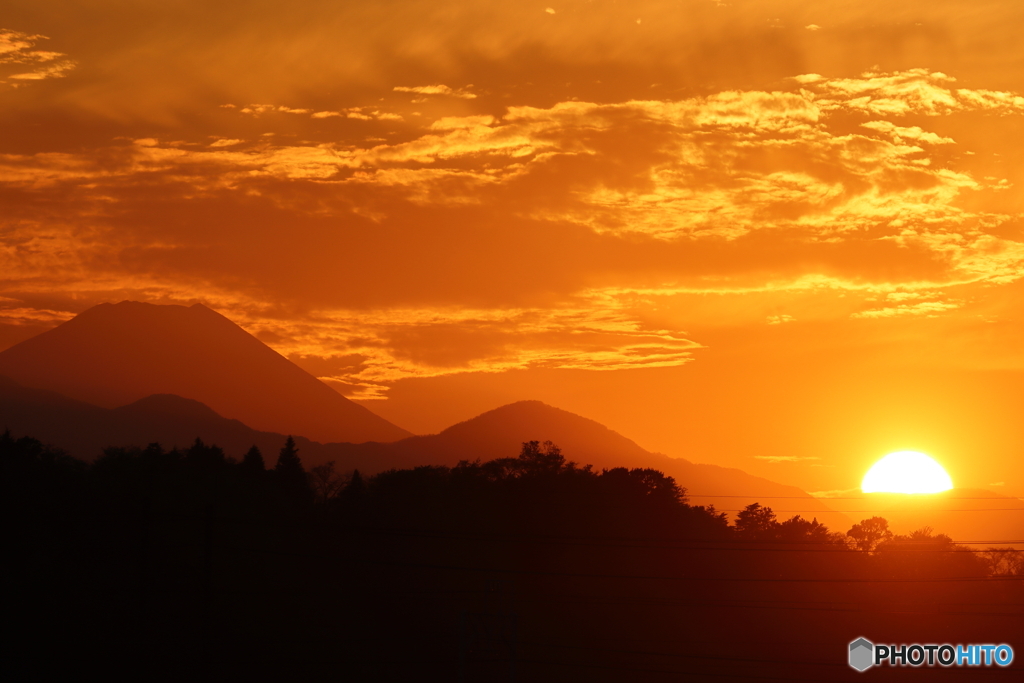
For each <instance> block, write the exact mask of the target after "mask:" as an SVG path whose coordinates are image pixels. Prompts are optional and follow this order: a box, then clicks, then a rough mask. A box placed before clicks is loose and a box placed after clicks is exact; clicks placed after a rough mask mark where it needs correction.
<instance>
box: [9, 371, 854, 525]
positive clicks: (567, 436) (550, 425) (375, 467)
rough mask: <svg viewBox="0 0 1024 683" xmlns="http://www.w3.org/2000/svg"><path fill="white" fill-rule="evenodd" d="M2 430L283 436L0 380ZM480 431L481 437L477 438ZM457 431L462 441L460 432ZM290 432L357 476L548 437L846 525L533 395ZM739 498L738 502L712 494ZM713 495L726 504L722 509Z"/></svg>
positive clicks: (137, 438)
mask: <svg viewBox="0 0 1024 683" xmlns="http://www.w3.org/2000/svg"><path fill="white" fill-rule="evenodd" d="M197 404H198V405H197ZM495 424H500V425H501V429H500V430H494V431H497V432H499V433H498V434H497V436H495V435H494V433H493V432H490V430H491V428H492V426H493V425H495ZM3 427H10V428H11V429H12V430H14V431H16V432H18V434H19V435H28V436H33V437H35V438H38V439H40V440H42V441H45V442H49V443H53V445H55V446H58V447H60V448H63V449H65V450H67V451H69V452H70V453H71V454H72V455H76V456H79V457H83V458H84V459H88V460H91V459H94V458H95V457H98V456H99V454H100V452H101V451H102V449H103V448H104V447H106V446H129V445H137V446H142V445H145V444H147V443H151V442H159V443H161V444H163V445H164V446H165V447H173V446H178V447H186V446H188V445H189V444H191V443H192V441H194V439H195V438H196V437H199V438H202V439H203V440H204V441H205V442H207V443H216V444H218V445H220V446H221V447H222V448H224V450H225V451H226V452H227V453H228V455H232V456H235V457H240V456H241V455H242V454H243V453H245V451H246V450H248V448H249V447H250V446H252V445H256V446H258V447H259V448H260V450H261V451H263V453H264V455H265V457H266V458H267V462H268V464H271V463H273V462H274V458H275V456H276V453H277V450H278V449H279V448H280V447H281V445H282V444H283V443H284V440H285V435H284V434H281V433H274V432H268V431H260V430H255V429H252V428H250V427H249V426H247V425H245V424H244V423H243V422H240V421H238V420H232V419H228V418H224V417H221V416H220V415H218V414H217V413H216V412H215V411H213V410H211V409H210V408H208V407H207V406H204V405H202V404H201V403H199V402H197V401H194V400H191V399H185V398H181V397H178V396H173V395H170V396H169V395H162V396H161V395H158V396H149V397H144V398H143V399H140V400H138V401H135V402H133V403H131V404H128V405H125V406H119V407H118V408H112V409H108V408H102V407H98V406H93V405H90V404H88V403H84V402H81V401H75V400H73V399H68V398H67V397H64V396H62V395H60V394H56V393H54V392H50V391H46V390H40V389H33V388H29V387H23V386H21V385H19V384H18V383H16V382H14V381H12V380H10V379H7V378H2V377H0V428H3ZM488 432H490V433H491V436H490V438H488V439H483V438H481V435H483V434H487V433H488ZM467 434H468V435H469V436H470V437H471V438H465V437H466V436H467ZM293 436H294V437H295V441H296V444H297V445H298V447H299V451H300V457H301V458H302V461H303V463H304V464H305V466H306V467H307V468H309V467H312V466H315V465H319V464H323V463H326V462H330V461H334V462H335V465H336V468H337V469H338V470H339V471H342V472H348V471H352V470H355V469H358V470H360V471H361V472H362V473H363V474H366V475H372V474H376V473H378V472H381V471H385V470H388V469H404V468H412V467H417V466H423V465H445V466H454V465H456V464H458V463H459V462H460V461H462V460H470V461H472V460H478V459H479V460H490V459H494V458H499V457H515V456H516V455H517V454H518V453H519V449H520V447H521V444H522V443H523V442H524V441H530V440H538V441H544V440H551V441H554V442H556V443H558V444H559V446H560V447H562V449H563V452H564V453H565V455H566V457H567V459H568V460H574V461H576V462H578V463H579V464H581V465H586V464H591V465H594V466H595V468H597V469H602V468H605V469H610V468H613V467H627V468H635V467H640V468H653V469H659V470H661V471H663V472H664V473H665V474H668V475H670V476H673V477H674V478H675V479H676V481H677V483H678V484H680V485H681V486H683V487H686V488H687V489H688V490H689V497H690V502H691V503H692V504H695V505H710V504H714V505H716V507H718V508H725V509H734V508H740V507H742V506H744V505H747V504H749V503H752V502H761V503H762V504H767V503H766V502H765V501H766V498H767V497H768V496H797V497H798V498H799V499H798V500H795V501H786V502H785V503H784V504H783V505H774V506H773V507H775V509H776V510H777V512H778V513H779V515H780V516H782V515H785V514H787V513H786V507H787V506H788V507H793V505H792V504H793V503H796V504H798V505H799V509H808V508H813V509H814V513H812V514H807V513H800V514H803V516H805V517H813V516H817V517H818V519H819V521H822V522H823V523H825V524H828V525H829V526H830V527H832V528H835V529H846V528H849V526H850V524H851V522H850V519H849V518H848V517H846V516H845V515H843V514H842V513H837V512H835V511H834V510H831V509H830V508H829V507H828V506H827V505H825V504H822V503H820V502H818V501H817V499H815V498H813V497H811V496H810V495H809V494H807V493H806V492H804V491H802V490H800V489H798V488H796V487H791V486H787V485H784V484H778V483H776V482H772V481H770V480H767V479H762V478H760V477H755V476H753V475H750V474H747V473H746V472H743V471H742V470H736V469H732V468H722V467H719V466H717V465H708V464H696V463H691V462H690V461H688V460H685V459H682V458H670V457H669V456H666V455H662V454H654V453H649V452H647V451H645V450H643V449H642V448H641V447H640V446H638V445H637V444H636V443H635V442H633V441H632V440H630V439H628V438H627V437H625V436H622V435H621V434H618V433H617V432H614V431H613V430H611V429H609V428H608V427H606V426H604V425H602V424H600V423H599V422H596V421H594V420H590V419H589V418H585V417H582V416H579V415H575V414H573V413H570V412H568V411H565V410H562V409H559V408H554V407H552V406H548V405H546V404H544V403H542V402H540V401H522V402H519V403H513V404H508V405H506V406H501V407H499V408H495V409H494V410H490V411H487V412H486V413H483V414H482V415H480V416H476V417H475V418H471V419H469V420H465V421H463V422H460V423H457V424H456V425H452V427H449V428H448V429H446V430H442V432H439V433H438V434H429V435H421V436H412V437H408V438H406V439H403V440H401V441H397V442H392V443H378V442H368V443H360V444H353V443H327V444H323V443H319V442H316V441H312V440H310V439H308V438H305V437H303V436H301V435H298V434H296V435H293ZM740 494H742V496H741V497H738V498H719V497H718V496H723V495H724V496H732V495H740ZM747 494H762V495H747ZM723 501H726V502H728V503H729V505H728V506H725V505H723Z"/></svg>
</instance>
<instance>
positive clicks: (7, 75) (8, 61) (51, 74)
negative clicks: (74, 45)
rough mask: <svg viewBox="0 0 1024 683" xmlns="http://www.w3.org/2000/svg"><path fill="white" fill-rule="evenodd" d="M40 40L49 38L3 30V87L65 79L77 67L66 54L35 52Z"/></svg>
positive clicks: (0, 37) (0, 67)
mask: <svg viewBox="0 0 1024 683" xmlns="http://www.w3.org/2000/svg"><path fill="white" fill-rule="evenodd" d="M40 40H47V37H46V36H41V35H31V34H28V33H20V32H18V31H11V30H8V29H0V83H5V82H7V83H8V84H10V85H17V83H10V81H17V82H25V81H42V80H45V79H48V78H63V77H64V76H66V75H67V74H68V72H70V71H71V70H72V69H74V68H75V66H76V63H75V62H74V61H73V60H70V59H66V57H67V55H65V54H63V53H60V52H51V51H47V50H35V49H33V48H34V47H35V45H36V43H38V42H39V41H40ZM25 68H28V69H30V70H29V71H23V70H22V69H25ZM12 71H13V72H14V73H11V72H12Z"/></svg>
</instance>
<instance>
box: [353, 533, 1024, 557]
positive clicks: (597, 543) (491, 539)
mask: <svg viewBox="0 0 1024 683" xmlns="http://www.w3.org/2000/svg"><path fill="white" fill-rule="evenodd" d="M366 531H368V532H369V533H376V534H381V535H390V536H401V537H409V538H442V539H450V540H466V541H477V542H487V543H532V544H543V545H560V546H584V547H599V548H639V549H652V550H662V549H664V550H728V551H737V552H801V553H813V552H819V553H846V554H851V555H854V554H872V551H869V550H857V549H853V548H849V547H847V546H834V547H818V546H828V545H829V544H828V543H826V542H823V541H819V542H814V541H793V542H787V541H767V540H765V541H757V540H753V541H747V540H740V539H736V540H728V541H725V540H723V541H716V540H710V539H709V540H703V541H686V540H675V539H644V538H640V537H637V538H633V539H629V540H632V541H635V542H632V543H615V542H602V541H603V539H601V538H593V539H587V540H589V541H592V542H581V541H582V540H583V538H585V537H571V536H570V537H564V538H559V537H552V536H527V535H521V536H494V535H488V536H481V535H478V534H467V533H458V532H445V531H428V530H388V529H377V530H366ZM565 539H570V540H565ZM616 540H622V539H616ZM694 542H698V543H702V544H704V545H699V546H697V545H682V544H685V543H694ZM714 543H725V544H728V543H749V544H758V545H762V546H763V545H771V544H772V543H777V544H779V545H814V546H816V547H813V548H788V547H787V548H781V547H780V548H772V547H767V548H766V547H757V548H751V547H729V546H723V545H709V544H714ZM914 543H920V544H921V545H926V544H929V543H935V541H906V542H896V543H895V545H896V546H897V547H885V548H884V549H883V550H882V551H881V552H884V553H893V552H901V553H902V552H906V553H978V552H986V551H984V550H972V549H969V548H950V549H945V550H943V549H932V548H920V547H918V548H914V547H908V546H913V544H914ZM973 543H979V542H977V541H975V542H973ZM982 543H1024V541H991V542H989V541H985V542H982ZM655 544H662V545H655ZM953 544H954V545H961V543H960V542H956V541H954V542H953Z"/></svg>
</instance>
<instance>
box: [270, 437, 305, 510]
mask: <svg viewBox="0 0 1024 683" xmlns="http://www.w3.org/2000/svg"><path fill="white" fill-rule="evenodd" d="M274 477H275V478H276V479H277V483H278V486H280V487H281V490H282V492H283V493H284V494H285V497H287V498H288V499H289V500H290V501H291V502H292V503H293V504H294V505H296V506H297V507H304V506H306V505H308V504H309V503H310V502H311V501H312V498H313V495H312V491H310V488H309V481H308V479H307V477H306V470H305V468H303V467H302V461H301V460H300V459H299V449H298V448H296V446H295V439H293V438H292V437H291V436H289V437H288V440H287V441H285V442H284V446H282V447H281V452H280V453H279V454H278V456H277V464H276V465H274Z"/></svg>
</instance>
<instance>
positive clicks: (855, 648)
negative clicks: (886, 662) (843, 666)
mask: <svg viewBox="0 0 1024 683" xmlns="http://www.w3.org/2000/svg"><path fill="white" fill-rule="evenodd" d="M874 652H875V646H874V644H873V643H871V641H869V640H867V639H865V638H858V639H857V640H855V641H853V642H852V643H850V666H852V667H853V668H854V669H856V670H857V671H864V670H866V669H868V668H870V667H871V665H872V664H873V663H874V661H873V660H874V656H873V655H874Z"/></svg>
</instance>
